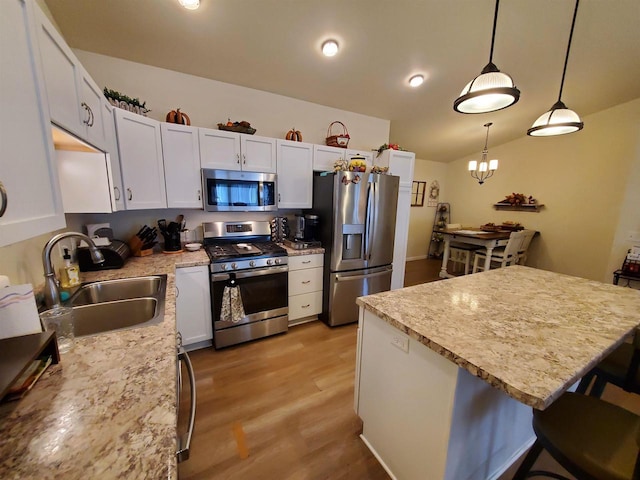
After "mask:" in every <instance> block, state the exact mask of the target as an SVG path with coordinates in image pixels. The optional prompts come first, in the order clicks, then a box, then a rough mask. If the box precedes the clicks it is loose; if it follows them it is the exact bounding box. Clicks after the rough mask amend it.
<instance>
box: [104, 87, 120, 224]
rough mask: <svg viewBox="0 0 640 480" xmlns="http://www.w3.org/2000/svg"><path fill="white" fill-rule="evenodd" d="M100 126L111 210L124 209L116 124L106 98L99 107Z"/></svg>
mask: <svg viewBox="0 0 640 480" xmlns="http://www.w3.org/2000/svg"><path fill="white" fill-rule="evenodd" d="M100 108H101V110H100V111H101V112H102V124H103V125H104V131H105V135H106V144H107V145H106V151H107V155H108V156H109V162H108V163H107V167H108V168H109V169H110V170H111V181H112V183H111V208H112V209H113V211H114V212H115V211H120V210H124V209H125V205H124V188H123V187H122V170H121V168H120V155H119V153H118V140H117V138H116V124H115V118H114V114H113V110H114V108H113V107H112V106H111V105H110V104H109V102H108V101H107V99H106V98H103V99H102V102H101V105H100Z"/></svg>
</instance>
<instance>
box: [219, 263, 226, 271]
mask: <svg viewBox="0 0 640 480" xmlns="http://www.w3.org/2000/svg"><path fill="white" fill-rule="evenodd" d="M220 268H221V269H222V270H223V271H224V270H226V269H227V264H226V263H223V264H222V265H220Z"/></svg>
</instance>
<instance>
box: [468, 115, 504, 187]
mask: <svg viewBox="0 0 640 480" xmlns="http://www.w3.org/2000/svg"><path fill="white" fill-rule="evenodd" d="M491 125H493V123H491V122H489V123H485V124H484V126H485V127H486V128H487V137H486V138H485V139H484V149H483V150H482V155H481V157H480V164H478V161H477V160H471V161H470V162H469V173H471V176H472V177H473V178H475V179H476V180H478V183H479V184H480V185H482V184H483V183H484V181H485V180H486V179H487V178H489V177H492V176H493V172H495V171H496V170H497V169H498V160H495V159H494V160H491V161H489V162H487V156H488V155H489V150H487V144H488V143H489V127H491Z"/></svg>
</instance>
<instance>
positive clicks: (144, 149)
mask: <svg viewBox="0 0 640 480" xmlns="http://www.w3.org/2000/svg"><path fill="white" fill-rule="evenodd" d="M115 116H116V134H117V136H118V153H119V154H120V166H121V167H122V180H123V184H124V188H125V202H126V205H127V210H141V209H149V208H167V196H166V191H165V185H164V166H163V164H162V142H161V140H160V122H157V121H156V120H153V119H151V118H147V117H143V116H142V115H137V114H135V113H132V112H128V111H126V110H122V109H121V108H116V109H115Z"/></svg>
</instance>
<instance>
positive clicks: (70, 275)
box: [60, 248, 80, 288]
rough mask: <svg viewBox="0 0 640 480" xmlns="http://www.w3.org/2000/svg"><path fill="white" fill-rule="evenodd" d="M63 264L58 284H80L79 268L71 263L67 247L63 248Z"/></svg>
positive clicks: (70, 285) (68, 286)
mask: <svg viewBox="0 0 640 480" xmlns="http://www.w3.org/2000/svg"><path fill="white" fill-rule="evenodd" d="M62 259H63V260H64V266H63V267H62V268H61V269H60V285H61V286H62V288H71V287H77V286H78V285H80V270H79V269H78V266H77V265H74V264H73V263H71V255H69V249H68V248H65V249H64V255H63V256H62Z"/></svg>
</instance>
